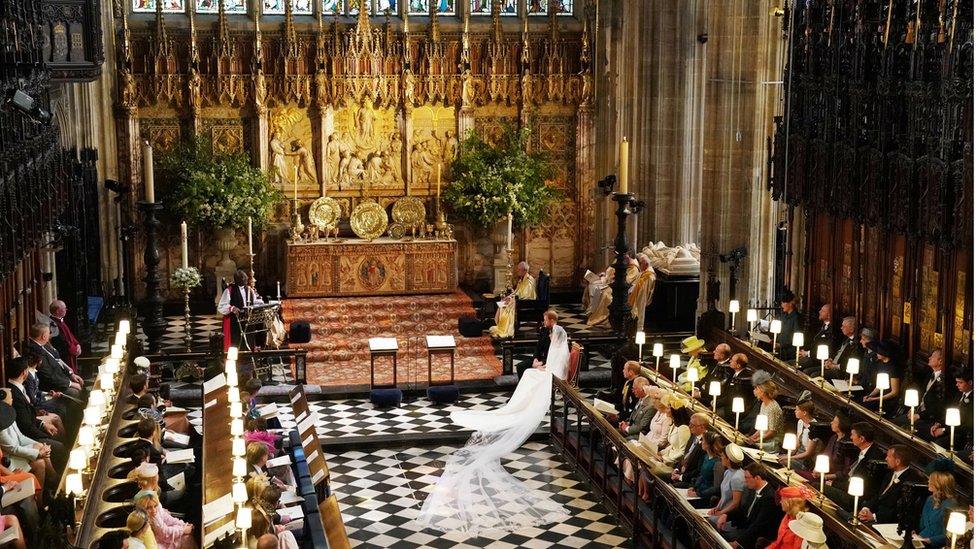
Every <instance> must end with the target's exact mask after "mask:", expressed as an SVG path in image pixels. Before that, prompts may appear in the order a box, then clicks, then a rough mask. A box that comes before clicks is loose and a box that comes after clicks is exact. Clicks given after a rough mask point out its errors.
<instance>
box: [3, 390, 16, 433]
mask: <svg viewBox="0 0 976 549" xmlns="http://www.w3.org/2000/svg"><path fill="white" fill-rule="evenodd" d="M9 390H10V389H0V391H9ZM6 396H7V395H6V394H4V395H3V398H6ZM16 419H17V413H16V412H14V407H13V406H11V405H9V404H7V403H6V402H0V431H2V430H4V429H6V428H7V427H10V426H11V425H13V424H14V421H15V420H16Z"/></svg>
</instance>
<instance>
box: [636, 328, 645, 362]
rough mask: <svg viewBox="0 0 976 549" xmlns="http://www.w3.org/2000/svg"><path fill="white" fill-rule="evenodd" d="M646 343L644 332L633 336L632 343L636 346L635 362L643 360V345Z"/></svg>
mask: <svg viewBox="0 0 976 549" xmlns="http://www.w3.org/2000/svg"><path fill="white" fill-rule="evenodd" d="M646 341H647V335H646V334H645V333H644V332H637V333H636V334H634V343H636V344H637V362H641V361H643V359H644V343H645V342H646Z"/></svg>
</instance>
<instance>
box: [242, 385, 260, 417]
mask: <svg viewBox="0 0 976 549" xmlns="http://www.w3.org/2000/svg"><path fill="white" fill-rule="evenodd" d="M261 387H263V384H262V383H261V380H260V379H258V378H256V377H252V378H251V379H249V380H247V381H245V382H244V386H243V387H241V402H243V403H244V406H246V408H245V411H244V413H245V414H247V415H251V414H255V413H256V411H257V409H258V393H259V392H261ZM258 415H260V414H258Z"/></svg>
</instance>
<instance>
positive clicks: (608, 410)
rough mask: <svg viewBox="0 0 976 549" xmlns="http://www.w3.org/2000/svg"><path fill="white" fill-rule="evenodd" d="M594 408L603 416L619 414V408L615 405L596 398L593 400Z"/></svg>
mask: <svg viewBox="0 0 976 549" xmlns="http://www.w3.org/2000/svg"><path fill="white" fill-rule="evenodd" d="M593 407H594V408H596V411H597V412H600V413H601V414H610V415H612V416H615V415H617V414H618V412H617V408H616V407H614V405H613V404H610V403H609V402H607V401H605V400H600V399H598V398H596V397H594V398H593Z"/></svg>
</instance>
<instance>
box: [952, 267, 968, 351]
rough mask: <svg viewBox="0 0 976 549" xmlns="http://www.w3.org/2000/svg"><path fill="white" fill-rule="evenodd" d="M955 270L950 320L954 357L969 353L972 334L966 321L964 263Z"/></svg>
mask: <svg viewBox="0 0 976 549" xmlns="http://www.w3.org/2000/svg"><path fill="white" fill-rule="evenodd" d="M962 265H963V267H962V268H960V269H958V270H957V271H956V295H955V296H954V299H953V307H952V322H953V324H955V327H954V329H953V331H952V334H953V338H952V351H953V355H954V356H956V357H961V356H968V355H969V338H970V337H971V336H972V334H971V333H970V329H969V324H967V323H966V267H965V265H966V263H962Z"/></svg>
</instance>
